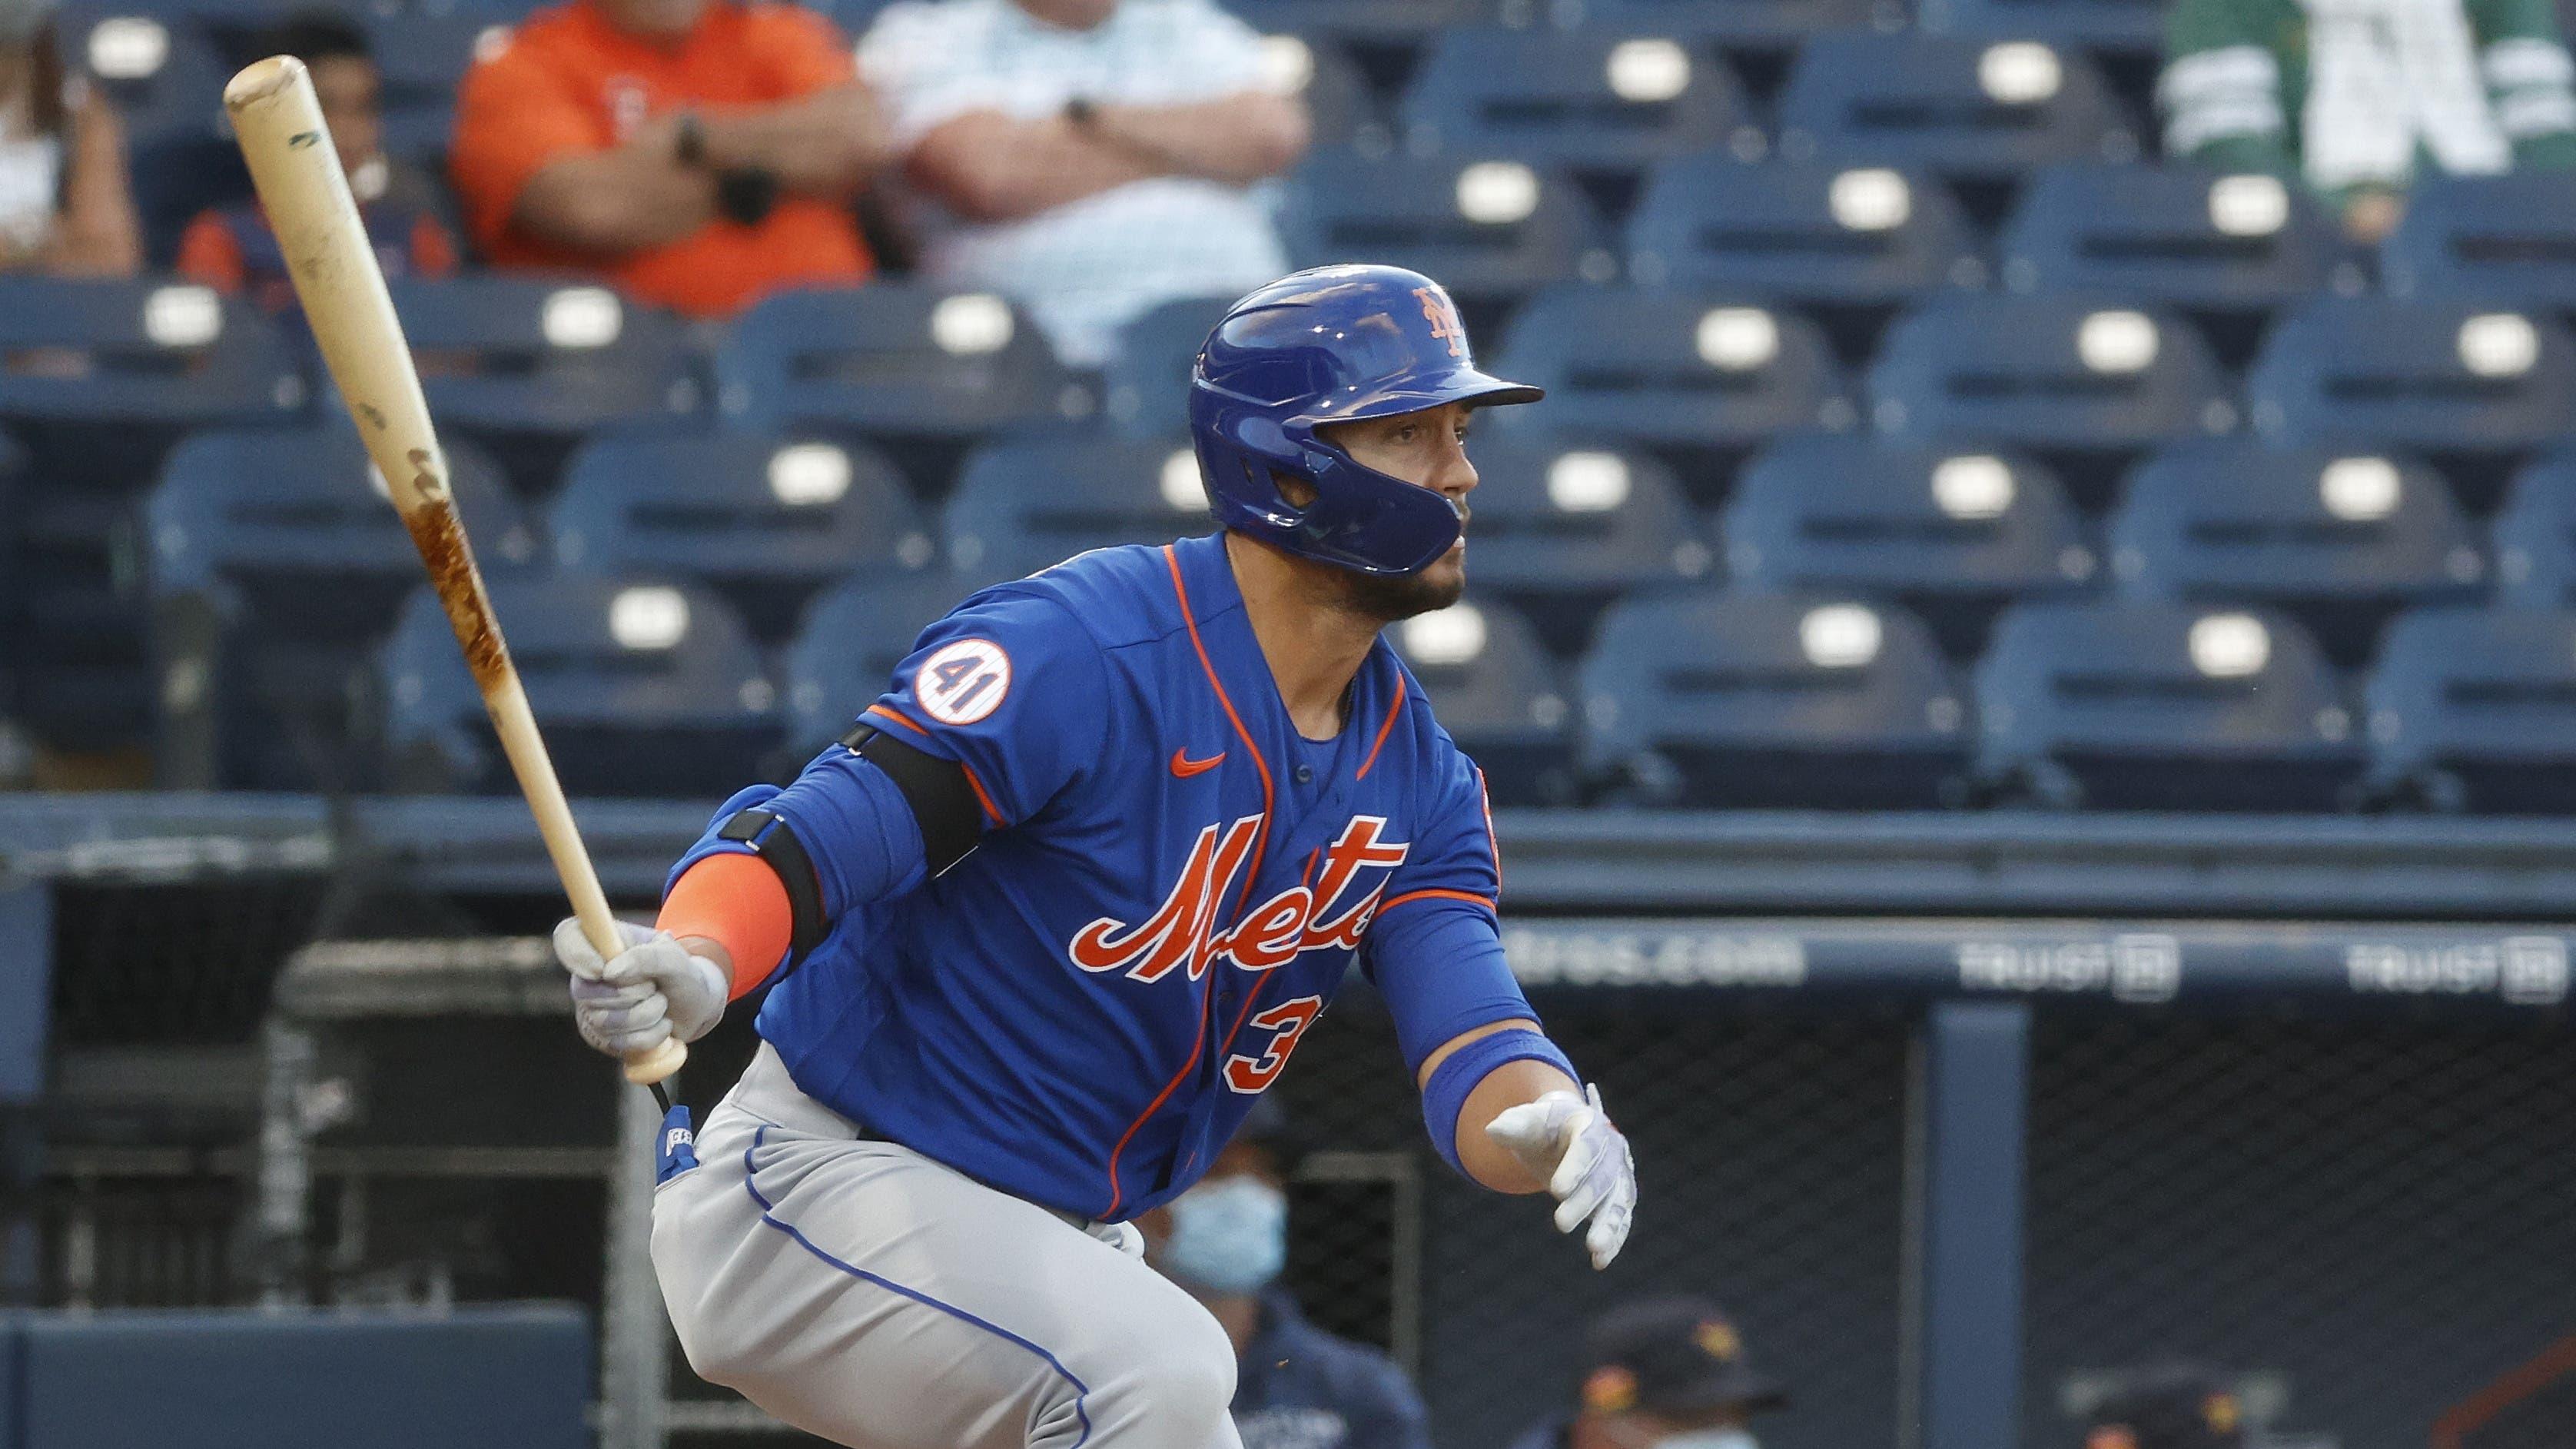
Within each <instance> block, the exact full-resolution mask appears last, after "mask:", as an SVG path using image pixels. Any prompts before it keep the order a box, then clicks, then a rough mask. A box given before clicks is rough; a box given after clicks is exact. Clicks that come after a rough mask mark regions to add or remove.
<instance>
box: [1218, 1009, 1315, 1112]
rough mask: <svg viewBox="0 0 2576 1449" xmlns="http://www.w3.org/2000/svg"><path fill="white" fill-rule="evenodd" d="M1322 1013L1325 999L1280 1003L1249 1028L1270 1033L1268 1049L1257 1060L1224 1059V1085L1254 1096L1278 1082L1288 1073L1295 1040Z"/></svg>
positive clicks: (1256, 1019)
mask: <svg viewBox="0 0 2576 1449" xmlns="http://www.w3.org/2000/svg"><path fill="white" fill-rule="evenodd" d="M1323 1009H1324V998H1322V997H1320V996H1300V997H1298V998H1296V999H1295V1000H1293V1001H1283V1002H1281V1003H1279V1004H1278V1005H1277V1006H1274V1007H1272V1008H1270V1009H1269V1010H1268V1011H1265V1012H1263V1013H1261V1014H1260V1015H1259V1016H1256V1017H1254V1018H1253V1019H1252V1024H1253V1025H1254V1026H1257V1027H1261V1028H1263V1029H1265V1030H1267V1031H1269V1032H1270V1033H1272V1035H1271V1038H1270V1046H1269V1048H1268V1049H1267V1050H1265V1051H1263V1052H1262V1054H1261V1056H1260V1057H1259V1059H1257V1060H1256V1059H1254V1058H1252V1057H1246V1056H1232V1057H1227V1058H1226V1059H1225V1084H1226V1085H1227V1086H1229V1087H1232V1088H1234V1089H1235V1090H1236V1091H1238V1092H1242V1093H1245V1094H1247V1095H1249V1094H1257V1093H1259V1092H1261V1091H1263V1090H1265V1089H1267V1088H1268V1087H1269V1085H1270V1084H1271V1083H1272V1082H1275V1081H1277V1080H1279V1074H1280V1073H1281V1072H1283V1071H1286V1070H1287V1069H1288V1057H1289V1054H1290V1053H1292V1052H1294V1051H1296V1050H1297V1038H1299V1037H1301V1036H1304V1035H1305V1034H1306V1028H1307V1027H1309V1026H1312V1025H1314V1024H1315V1014H1316V1013H1317V1012H1319V1011H1322V1010H1323Z"/></svg>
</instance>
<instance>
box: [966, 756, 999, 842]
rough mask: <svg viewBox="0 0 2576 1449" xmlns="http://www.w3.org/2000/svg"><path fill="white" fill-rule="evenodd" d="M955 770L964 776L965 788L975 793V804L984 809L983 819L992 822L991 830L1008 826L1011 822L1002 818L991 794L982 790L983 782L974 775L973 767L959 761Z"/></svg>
mask: <svg viewBox="0 0 2576 1449" xmlns="http://www.w3.org/2000/svg"><path fill="white" fill-rule="evenodd" d="M957 768H958V769H959V770H960V771H961V772H963V773H964V774H965V776H966V784H967V786H968V787H969V788H970V789H972V790H973V791H974V792H975V803H976V804H978V805H981V806H983V807H984V818H985V819H987V820H990V821H992V822H993V828H994V829H996V830H999V829H1001V828H1002V827H1003V826H1005V825H1008V824H1010V823H1011V822H1009V821H1008V820H1005V819H1003V818H1002V809H1001V807H1000V806H998V805H995V804H994V803H993V796H992V792H990V791H988V790H986V789H985V788H984V782H983V780H982V779H981V778H979V777H978V776H977V775H976V773H975V767H974V766H972V765H969V764H967V763H966V762H965V761H964V760H959V761H958V762H957Z"/></svg>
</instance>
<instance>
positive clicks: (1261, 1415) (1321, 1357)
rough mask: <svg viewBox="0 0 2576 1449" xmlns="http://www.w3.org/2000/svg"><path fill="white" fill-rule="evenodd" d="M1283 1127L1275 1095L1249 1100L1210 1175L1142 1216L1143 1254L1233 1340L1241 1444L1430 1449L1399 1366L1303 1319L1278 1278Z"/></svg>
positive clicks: (1286, 1153) (1284, 1207) (1285, 1165)
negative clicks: (1244, 1114)
mask: <svg viewBox="0 0 2576 1449" xmlns="http://www.w3.org/2000/svg"><path fill="white" fill-rule="evenodd" d="M1286 1127H1287V1123H1286V1119H1285V1118H1284V1116H1283V1115H1282V1114H1281V1112H1280V1111H1279V1108H1278V1105H1277V1104H1276V1103H1275V1102H1274V1101H1273V1100H1272V1099H1270V1098H1267V1097H1264V1098H1262V1099H1261V1100H1260V1101H1259V1102H1257V1103H1255V1104H1254V1105H1253V1108H1252V1115H1251V1116H1249V1117H1247V1118H1245V1119H1244V1122H1243V1128H1242V1130H1241V1131H1239V1132H1237V1133H1236V1134H1235V1138H1234V1140H1233V1141H1232V1142H1229V1143H1227V1144H1226V1147H1225V1150H1224V1151H1223V1152H1221V1153H1219V1154H1218V1155H1217V1159H1216V1162H1215V1164H1214V1165H1212V1166H1211V1167H1209V1168H1208V1172H1207V1176H1205V1177H1203V1178H1201V1179H1199V1182H1198V1185H1197V1186H1195V1187H1193V1188H1191V1189H1190V1190H1189V1191H1188V1192H1185V1193H1183V1194H1181V1195H1180V1196H1179V1197H1178V1198H1176V1199H1174V1200H1173V1202H1172V1204H1171V1205H1170V1206H1169V1207H1161V1208H1156V1209H1155V1210H1153V1211H1152V1212H1149V1213H1147V1214H1145V1216H1144V1217H1143V1218H1141V1219H1139V1220H1138V1222H1137V1228H1138V1230H1139V1231H1141V1232H1143V1233H1144V1235H1145V1245H1146V1257H1147V1260H1148V1261H1150V1262H1152V1263H1153V1264H1154V1266H1155V1267H1157V1268H1160V1269H1161V1270H1162V1271H1163V1273H1164V1275H1165V1276H1167V1277H1169V1278H1170V1279H1171V1280H1172V1281H1173V1282H1175V1283H1178V1284H1180V1285H1181V1286H1182V1287H1183V1288H1186V1289H1188V1290H1189V1291H1190V1294H1191V1296H1193V1297H1195V1298H1197V1299H1198V1300H1199V1301H1200V1302H1202V1303H1204V1304H1206V1305H1207V1308H1208V1312H1209V1313H1211V1314H1213V1315H1215V1317H1216V1321H1217V1322H1218V1323H1219V1324H1222V1325H1223V1326H1224V1328H1225V1331H1226V1335H1227V1336H1228V1337H1230V1338H1232V1339H1233V1340H1234V1352H1235V1360H1236V1367H1235V1380H1234V1405H1233V1408H1234V1426H1235V1432H1236V1433H1237V1434H1238V1435H1240V1436H1241V1438H1242V1440H1243V1449H1431V1434H1430V1427H1429V1422H1428V1417H1427V1414H1426V1411H1425V1410H1424V1409H1423V1407H1422V1396H1421V1395H1420V1394H1418V1393H1416V1392H1415V1391H1414V1388H1413V1383H1412V1381H1411V1380H1409V1379H1407V1378H1406V1377H1405V1376H1404V1370H1402V1369H1400V1368H1398V1367H1396V1366H1395V1361H1394V1360H1393V1359H1390V1358H1388V1357H1387V1356H1386V1355H1385V1354H1383V1353H1380V1352H1379V1351H1377V1350H1376V1349H1374V1348H1371V1347H1369V1346H1368V1345H1366V1344H1362V1343H1353V1342H1351V1341H1350V1340H1349V1339H1346V1338H1337V1337H1335V1336H1333V1335H1332V1334H1329V1333H1326V1332H1325V1331H1324V1330H1322V1329H1320V1328H1317V1327H1315V1326H1314V1325H1313V1324H1311V1323H1308V1322H1307V1321H1306V1319H1305V1315H1303V1314H1301V1313H1299V1312H1298V1311H1297V1304H1296V1301H1295V1300H1294V1299H1291V1298H1290V1297H1289V1296H1288V1295H1287V1294H1286V1293H1285V1292H1282V1291H1281V1290H1280V1289H1279V1288H1278V1287H1277V1286H1276V1283H1277V1279H1278V1277H1279V1272H1280V1269H1281V1268H1283V1267H1284V1266H1286V1264H1287V1261H1288V1197H1287V1193H1286V1191H1285V1188H1286V1185H1287V1177H1288V1172H1289V1169H1290V1166H1291V1162H1290V1152H1291V1147H1292V1144H1291V1143H1290V1142H1289V1139H1288V1134H1287V1131H1286Z"/></svg>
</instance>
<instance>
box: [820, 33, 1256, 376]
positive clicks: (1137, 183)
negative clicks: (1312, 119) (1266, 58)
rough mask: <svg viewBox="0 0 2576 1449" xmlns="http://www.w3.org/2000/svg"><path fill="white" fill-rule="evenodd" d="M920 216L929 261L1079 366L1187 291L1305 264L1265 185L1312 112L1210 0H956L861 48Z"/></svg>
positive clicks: (1228, 285)
mask: <svg viewBox="0 0 2576 1449" xmlns="http://www.w3.org/2000/svg"><path fill="white" fill-rule="evenodd" d="M859 63H860V69H861V71H862V72H863V73H864V74H865V75H866V77H867V80H868V83H869V85H870V86H871V87H872V88H873V89H874V90H875V91H876V92H877V94H878V95H879V96H881V97H882V98H883V102H884V104H885V105H886V107H887V109H888V112H889V115H890V118H891V123H892V127H893V139H894V145H895V147H896V149H897V151H898V153H899V154H901V155H902V156H903V157H904V167H903V174H904V177H905V180H906V182H907V183H908V185H909V188H910V189H911V190H912V191H914V192H916V193H918V195H919V198H920V199H921V201H922V202H923V203H924V204H923V205H921V206H920V207H918V208H916V210H917V213H918V214H917V215H916V216H915V218H914V220H915V224H916V226H917V228H918V230H919V232H920V240H921V258H920V265H921V270H922V271H923V272H924V273H925V274H926V275H928V276H930V277H932V278H934V279H936V280H938V281H941V282H946V283H954V284H960V285H965V286H973V287H980V288H988V289H990V290H993V291H997V292H1002V293H1004V294H1006V295H1009V296H1011V297H1013V298H1015V299H1017V300H1018V301H1019V302H1020V303H1021V304H1022V305H1024V306H1026V307H1027V308H1028V309H1029V311H1030V313H1031V315H1033V316H1034V317H1035V318H1036V319H1037V321H1038V324H1039V325H1040V326H1041V327H1043V328H1044V329H1045V330H1046V332H1047V336H1048V339H1049V340H1050V341H1052V342H1053V343H1054V344H1055V348H1056V351H1057V352H1058V353H1059V354H1060V355H1062V356H1063V357H1064V358H1065V360H1066V361H1068V362H1071V363H1073V364H1075V365H1077V366H1096V365H1098V364H1100V363H1102V362H1105V361H1106V360H1108V358H1109V356H1110V354H1111V352H1112V350H1113V348H1114V345H1115V342H1116V337H1117V332H1118V329H1119V327H1121V326H1122V325H1124V324H1125V323H1127V322H1128V321H1130V320H1132V319H1134V318H1135V317H1137V316H1138V315H1140V314H1141V313H1143V312H1145V311H1147V310H1149V309H1150V308H1152V307H1153V306H1155V305H1156V304H1157V303H1160V302H1165V301H1169V300H1172V299H1174V298H1178V297H1194V296H1210V295H1227V296H1231V295H1235V294H1238V293H1241V292H1245V291H1248V290H1250V289H1251V288H1253V287H1256V286H1259V285H1260V284H1261V283H1263V282H1266V281H1268V280H1270V279H1271V278H1273V277H1276V276H1278V275H1279V274H1280V273H1282V272H1284V271H1286V270H1287V269H1288V263H1287V258H1286V256H1285V255H1284V254H1283V252H1282V250H1281V248H1280V244H1279V238H1278V235H1277V233H1276V231H1275V230H1274V229H1273V228H1272V226H1271V216H1270V212H1271V204H1272V203H1271V197H1270V196H1269V194H1268V188H1266V187H1264V186H1262V185H1261V183H1262V182H1263V181H1264V180H1265V179H1267V178H1269V177H1272V176H1275V175H1277V174H1278V173H1279V172H1281V171H1283V170H1285V169H1286V168H1288V167H1289V166H1291V165H1293V164H1294V163H1295V162H1296V160H1297V158H1298V157H1299V156H1301V155H1303V154H1304V152H1305V149H1306V139H1307V120H1306V111H1305V107H1304V105H1303V104H1302V103H1301V102H1299V101H1298V100H1296V99H1295V98H1294V97H1293V96H1289V95H1284V94H1281V93H1279V92H1278V91H1277V90H1276V89H1275V88H1274V87H1273V86H1272V85H1271V84H1270V83H1269V82H1268V80H1267V72H1268V68H1267V67H1266V66H1265V65H1264V63H1263V51H1262V45H1261V37H1260V36H1258V35H1257V34H1255V33H1254V32H1253V31H1252V29H1251V28H1250V27H1248V26H1246V25H1245V24H1243V22H1241V21H1239V20H1237V19H1235V18H1234V17H1232V16H1230V15H1227V14H1225V13H1224V12H1222V11H1220V10H1218V9H1217V8H1216V7H1215V6H1214V5H1212V4H1210V3H1209V0H941V3H935V4H933V3H905V4H898V5H896V6H894V7H892V8H891V9H888V10H887V11H886V12H885V13H884V14H883V15H882V16H881V17H879V19H878V20H877V23H876V25H875V27H874V28H872V29H871V30H870V31H869V32H868V35H867V38H866V40H865V41H864V42H862V44H861V45H860V47H859Z"/></svg>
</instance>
